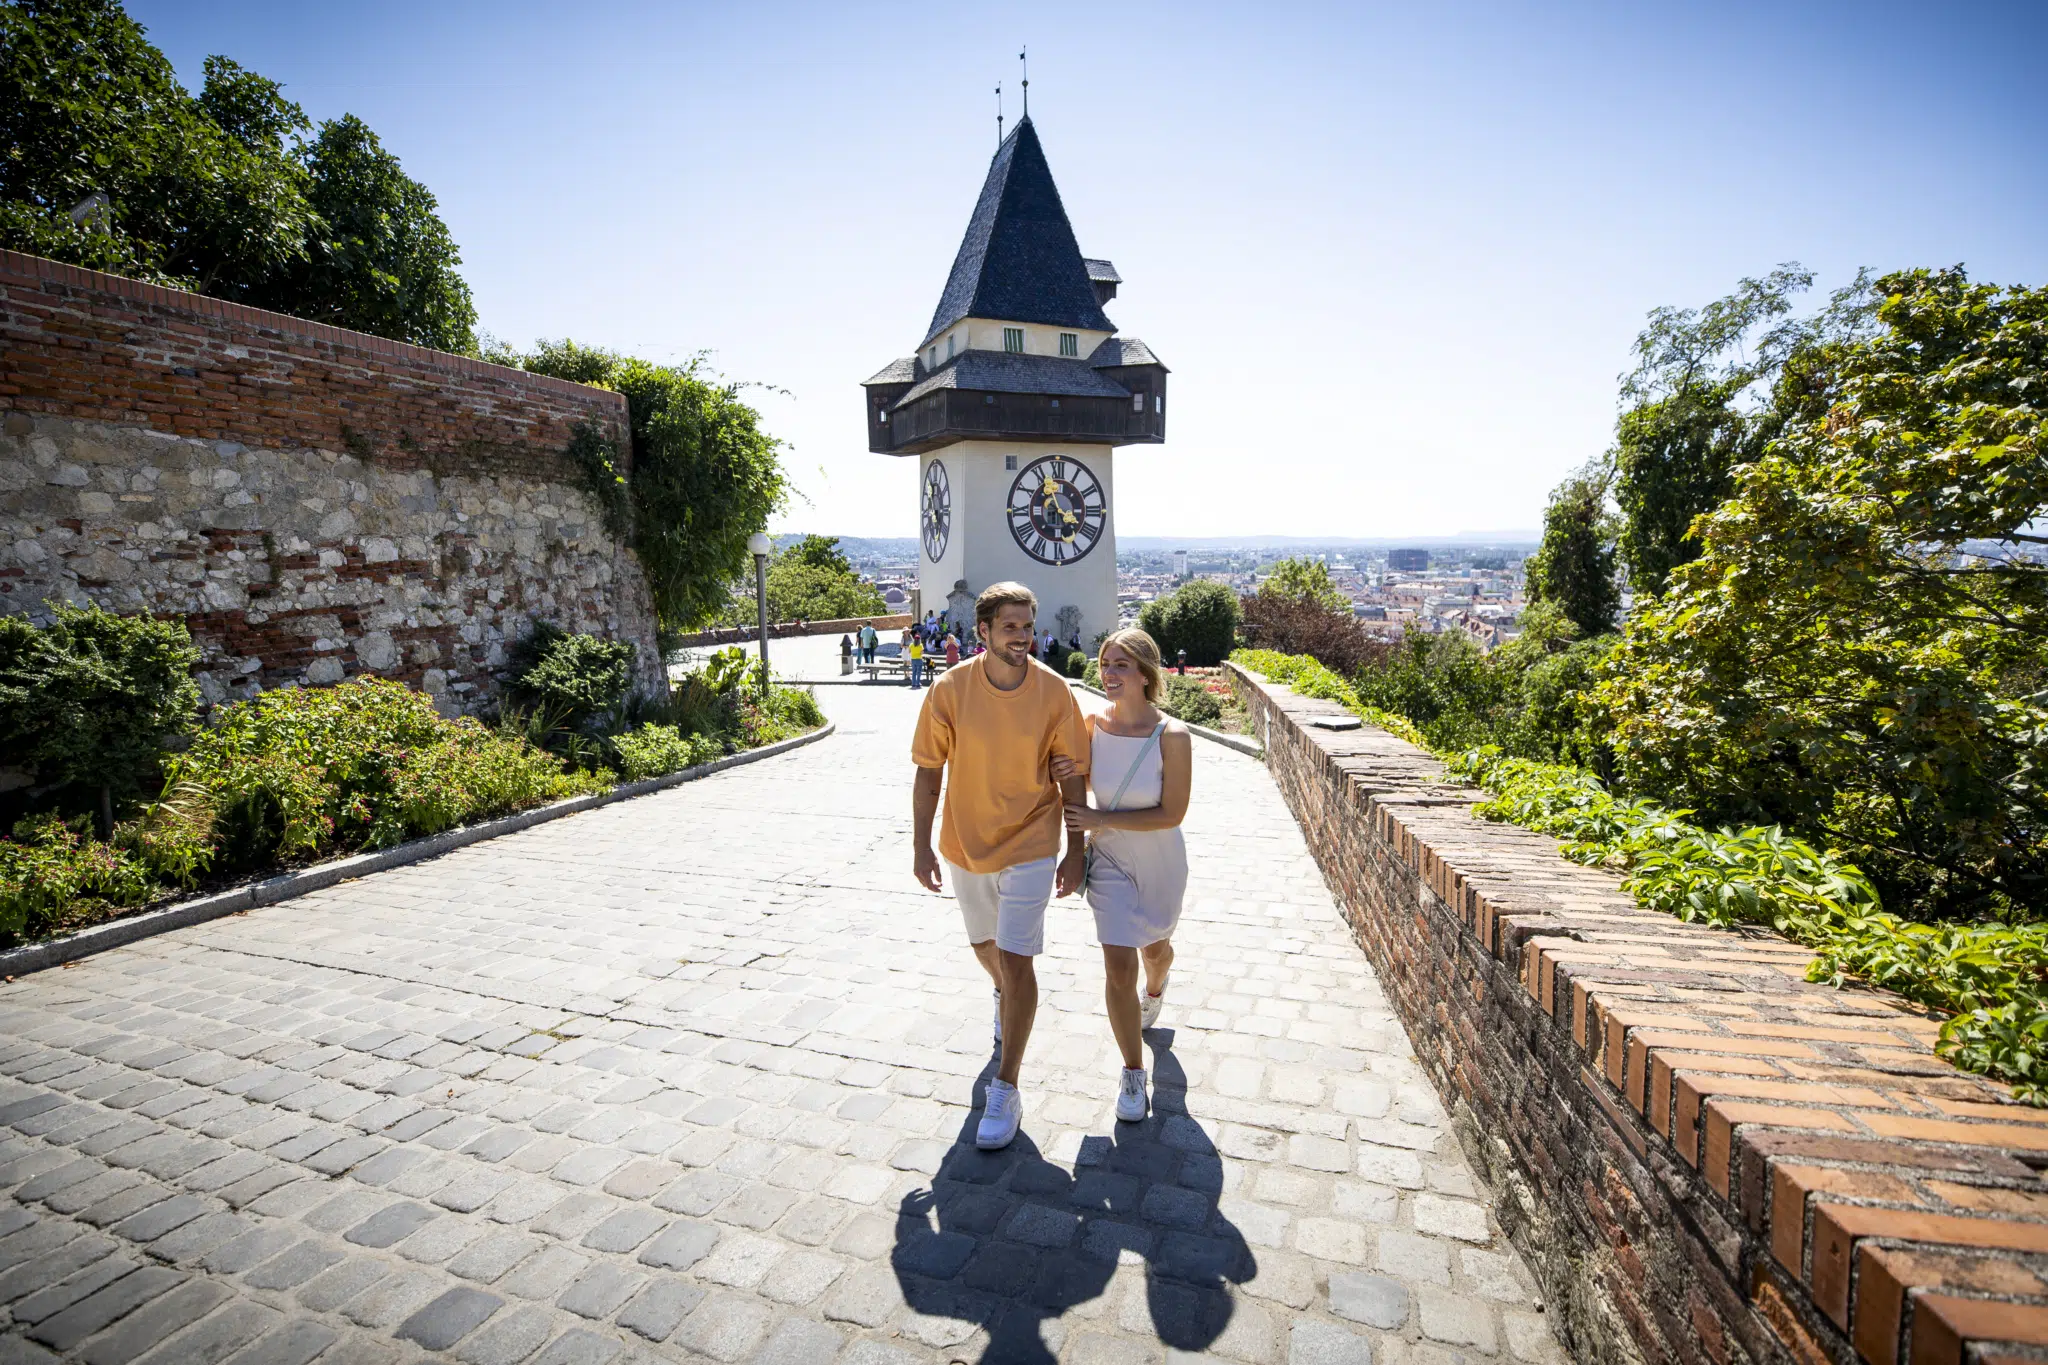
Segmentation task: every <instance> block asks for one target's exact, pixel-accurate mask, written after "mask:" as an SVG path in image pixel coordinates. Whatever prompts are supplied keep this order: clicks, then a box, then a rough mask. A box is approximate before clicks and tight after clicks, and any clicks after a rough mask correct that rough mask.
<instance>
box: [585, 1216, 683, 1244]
mask: <svg viewBox="0 0 2048 1365" xmlns="http://www.w3.org/2000/svg"><path fill="white" fill-rule="evenodd" d="M670 1221H671V1220H670V1219H668V1218H666V1217H664V1216H663V1215H662V1214H660V1213H657V1212H655V1211H654V1210H653V1209H649V1208H623V1209H620V1210H619V1211H618V1212H617V1213H615V1214H613V1215H612V1216H611V1217H609V1218H607V1219H605V1220H604V1221H603V1222H602V1223H599V1224H598V1225H597V1226H596V1227H594V1228H592V1229H591V1230H590V1231H589V1232H587V1233H585V1234H584V1236H583V1245H584V1246H586V1247H589V1248H590V1249H591V1250H592V1251H613V1252H626V1251H632V1250H633V1249H634V1248H636V1247H638V1246H639V1245H640V1244H641V1243H642V1242H645V1241H646V1240H647V1239H648V1238H650V1237H652V1236H654V1234H656V1233H657V1232H660V1231H661V1230H662V1229H663V1228H665V1227H667V1226H668V1225H669V1222H670Z"/></svg>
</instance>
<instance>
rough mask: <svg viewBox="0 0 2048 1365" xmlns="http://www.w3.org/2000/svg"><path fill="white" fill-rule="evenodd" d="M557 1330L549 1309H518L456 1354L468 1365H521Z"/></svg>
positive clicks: (471, 1337)
mask: <svg viewBox="0 0 2048 1365" xmlns="http://www.w3.org/2000/svg"><path fill="white" fill-rule="evenodd" d="M554 1330H555V1316H554V1314H552V1313H550V1312H548V1311H547V1310H546V1309H544V1308H532V1307H527V1308H518V1309H514V1310H513V1311H511V1312H509V1313H499V1314H497V1315H496V1316H495V1317H493V1318H492V1319H491V1320H490V1321H489V1322H488V1323H486V1324H485V1325H484V1327H483V1328H482V1330H480V1331H477V1332H473V1333H471V1334H470V1335H469V1336H467V1337H465V1338H464V1339H463V1340H462V1341H461V1342H460V1343H458V1344H457V1345H456V1347H455V1351H454V1353H455V1355H456V1357H457V1358H458V1359H461V1360H464V1361H467V1362H469V1365H518V1362H520V1361H522V1360H524V1359H526V1358H527V1357H528V1356H530V1355H532V1354H533V1353H534V1352H535V1351H537V1350H539V1349H540V1347H541V1343H543V1342H545V1341H546V1340H547V1339H548V1337H549V1336H550V1335H551V1334H552V1333H553V1332H554Z"/></svg>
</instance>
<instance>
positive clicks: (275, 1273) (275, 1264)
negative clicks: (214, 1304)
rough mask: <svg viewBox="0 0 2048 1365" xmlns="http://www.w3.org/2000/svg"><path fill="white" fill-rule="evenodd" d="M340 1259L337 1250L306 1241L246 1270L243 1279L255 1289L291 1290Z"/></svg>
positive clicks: (323, 1244) (321, 1243)
mask: <svg viewBox="0 0 2048 1365" xmlns="http://www.w3.org/2000/svg"><path fill="white" fill-rule="evenodd" d="M341 1259H342V1254H341V1253H340V1252H339V1251H337V1250H335V1249H334V1248H332V1247H330V1246H328V1245H326V1244H325V1243H323V1242H316V1241H313V1240H312V1239H310V1238H309V1239H307V1240H305V1241H301V1242H299V1243H297V1244H296V1245H294V1246H292V1247H290V1248H288V1249H286V1250H284V1251H280V1252H279V1253H277V1255H275V1256H273V1257H271V1258H270V1259H269V1260H267V1261H265V1262H264V1263H263V1264H261V1265H259V1266H257V1267H255V1268H254V1269H252V1270H250V1271H248V1272H247V1273H246V1274H245V1275H243V1277H242V1278H243V1280H244V1281H245V1282H247V1283H248V1284H249V1285H251V1286H252V1287H254V1288H257V1289H291V1288H294V1287H296V1286H298V1285H302V1284H304V1283H305V1282H306V1281H307V1280H310V1279H312V1278H313V1277H314V1276H315V1275H318V1274H319V1273H320V1272H321V1271H323V1270H325V1269H327V1267H329V1266H331V1265H334V1264H335V1263H336V1262H338V1261H340V1260H341Z"/></svg>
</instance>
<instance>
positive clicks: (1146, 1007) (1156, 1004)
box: [1138, 982, 1166, 1028]
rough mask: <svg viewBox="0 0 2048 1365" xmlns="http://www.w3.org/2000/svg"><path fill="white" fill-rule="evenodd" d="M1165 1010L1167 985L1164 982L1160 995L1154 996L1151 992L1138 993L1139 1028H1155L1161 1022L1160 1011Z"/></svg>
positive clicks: (1160, 988) (1161, 985)
mask: <svg viewBox="0 0 2048 1365" xmlns="http://www.w3.org/2000/svg"><path fill="white" fill-rule="evenodd" d="M1164 1008H1166V986H1165V983H1163V982H1162V983H1161V984H1160V987H1159V994H1157V995H1152V994H1150V993H1149V992H1146V991H1139V992H1138V1027H1139V1028H1151V1027H1152V1026H1153V1025H1154V1024H1156V1023H1158V1022H1159V1011H1160V1010H1162V1009H1164Z"/></svg>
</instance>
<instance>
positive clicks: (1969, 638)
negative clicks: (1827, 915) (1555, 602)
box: [1601, 268, 2048, 915]
mask: <svg viewBox="0 0 2048 1365" xmlns="http://www.w3.org/2000/svg"><path fill="white" fill-rule="evenodd" d="M1876 287H1877V291H1878V294H1879V296H1880V297H1882V299H1883V303H1882V305H1881V306H1880V307H1879V308H1878V310H1877V320H1878V323H1879V325H1880V330H1879V331H1878V332H1877V333H1876V334H1875V335H1873V336H1868V337H1863V336H1856V335H1848V336H1844V335H1842V334H1837V335H1835V336H1833V337H1832V338H1830V339H1825V340H1822V341H1820V342H1817V343H1816V344H1814V345H1812V346H1809V347H1806V348H1804V350H1803V351H1802V352H1801V354H1800V355H1799V356H1798V357H1796V358H1795V361H1794V362H1788V363H1787V365H1786V367H1785V374H1784V375H1783V377H1782V378H1781V381H1780V384H1779V390H1778V392H1777V393H1776V394H1775V395H1774V399H1773V401H1774V403H1775V404H1776V405H1777V406H1778V408H1779V410H1780V411H1782V412H1784V413H1786V414H1788V422H1787V425H1786V427H1785V430H1784V432H1783V433H1782V435H1781V436H1780V437H1779V438H1778V440H1777V441H1776V442H1775V443H1774V444H1772V445H1771V446H1770V447H1769V449H1768V451H1767V452H1766V453H1765V454H1764V455H1762V456H1761V457H1760V458H1759V459H1757V460H1755V461H1754V462H1752V463H1750V464H1748V465H1745V466H1743V467H1742V468H1740V469H1738V470H1737V471H1736V474H1735V483H1736V491H1735V494H1734V496H1733V497H1732V498H1731V499H1730V500H1729V501H1727V502H1726V503H1724V504H1722V505H1721V506H1720V507H1719V508H1717V509H1715V510H1714V511H1712V512H1710V513H1708V514H1707V515H1706V516H1705V517H1704V518H1703V519H1702V520H1701V522H1700V531H1701V540H1702V544H1703V553H1702V555H1701V557H1700V558H1699V559H1698V560H1695V561H1694V562H1692V563H1691V564H1687V565H1684V566H1682V567H1680V568H1678V569H1677V570H1676V571H1675V572H1674V573H1673V576H1672V580H1671V588H1670V590H1669V592H1668V593H1667V595H1666V596H1665V597H1664V598H1663V599H1662V600H1661V601H1658V602H1655V603H1653V604H1650V605H1649V606H1647V607H1645V608H1644V609H1642V610H1640V611H1638V612H1637V613H1636V615H1635V617H1634V618H1633V619H1632V620H1631V621H1630V623H1629V627H1628V630H1627V633H1626V637H1625V639H1624V641H1623V642H1622V644H1621V646H1620V648H1619V649H1618V650H1617V652H1616V654H1615V656H1614V658H1613V659H1612V661H1611V662H1610V663H1609V665H1608V666H1607V668H1606V670H1605V681H1604V683H1603V684H1602V687H1601V700H1602V703H1603V704H1604V705H1605V706H1606V707H1607V708H1608V709H1609V711H1611V712H1612V714H1613V716H1614V717H1615V722H1616V726H1615V745H1616V749H1617V753H1618V757H1619V762H1620V766H1621V771H1622V774H1623V776H1624V778H1625V779H1626V780H1627V781H1628V782H1629V783H1630V784H1631V785H1633V786H1635V787H1636V788H1638V789H1641V790H1644V791H1647V792H1649V793H1652V794H1655V795H1657V796H1659V797H1660V798H1662V799H1664V800H1666V801H1667V802H1669V803H1672V804H1676V805H1683V806H1688V807H1692V808H1694V809H1696V810H1698V811H1699V812H1700V813H1701V814H1702V815H1703V816H1704V817H1706V818H1708V819H1710V820H1716V821H1720V820H1727V821H1745V822H1757V823H1771V822H1780V823H1785V824H1789V825H1791V826H1793V827H1795V828H1799V829H1804V830H1809V831H1814V832H1816V833H1818V834H1819V835H1820V836H1822V837H1825V838H1827V839H1828V840H1830V841H1832V842H1833V843H1835V844H1836V845H1837V846H1838V847H1840V848H1842V849H1844V850H1845V851H1846V852H1847V853H1848V854H1849V856H1850V857H1852V858H1853V859H1854V860H1855V861H1856V862H1857V863H1858V864H1860V865H1861V866H1863V867H1864V869H1865V870H1866V871H1868V872H1870V873H1871V874H1872V875H1873V877H1874V878H1876V880H1877V881H1878V883H1879V885H1880V887H1881V889H1882V890H1883V893H1884V895H1885V897H1886V899H1887V900H1888V901H1889V902H1890V903H1892V904H1893V906H1894V908H1906V909H1909V910H1912V911H1915V912H1918V913H1922V914H1927V913H1947V914H1957V913H1960V914H1973V913H1975V914H1983V913H1996V914H2006V915H2010V914H2017V913H2023V912H2031V911H2032V908H2033V907H2038V906H2040V905H2041V904H2043V903H2044V901H2048V786H2044V784H2048V739H2044V736H2048V565H2044V564H2043V562H2042V561H2041V560H2040V559H2038V558H2032V557H2029V555H2028V551H2029V550H2030V549H2032V553H2034V554H2038V553H2039V551H2038V549H2033V548H2032V547H2038V546H2041V545H2043V544H2048V537H2044V536H2042V535H2040V534H2039V533H2038V531H2037V529H2036V527H2035V519H2036V517H2037V516H2038V515H2039V513H2040V511H2041V509H2042V507H2043V506H2044V505H2048V458H2044V448H2043V437H2044V430H2043V428H2044V424H2048V419H2044V417H2043V410H2042V406H2041V397H2040V395H2041V393H2042V392H2043V391H2044V387H2048V290H2044V289H2026V288H1999V287H1996V286H1988V285H1973V284H1971V283H1970V282H1969V281H1968V280H1967V279H1966V277H1965V276H1964V274H1963V271H1962V270H1961V269H1960V268H1956V269H1951V270H1937V271H1926V270H1918V271H1910V272H1905V273H1900V274H1894V275H1889V276H1886V277H1885V278H1883V279H1881V280H1879V281H1877V286H1876ZM1987 542H1988V543H1987Z"/></svg>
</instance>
